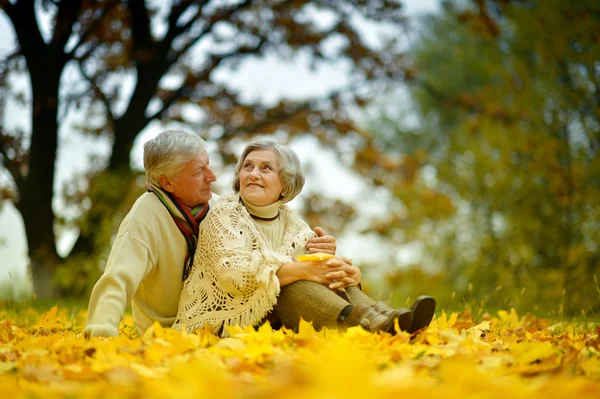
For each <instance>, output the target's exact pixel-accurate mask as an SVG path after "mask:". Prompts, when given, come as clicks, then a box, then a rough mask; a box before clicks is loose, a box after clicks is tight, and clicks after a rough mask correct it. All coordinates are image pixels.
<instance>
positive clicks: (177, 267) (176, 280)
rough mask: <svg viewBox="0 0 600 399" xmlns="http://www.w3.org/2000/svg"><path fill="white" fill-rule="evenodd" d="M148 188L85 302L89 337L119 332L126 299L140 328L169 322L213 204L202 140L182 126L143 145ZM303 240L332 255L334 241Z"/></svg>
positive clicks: (320, 236) (312, 249)
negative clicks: (199, 231)
mask: <svg viewBox="0 0 600 399" xmlns="http://www.w3.org/2000/svg"><path fill="white" fill-rule="evenodd" d="M144 169H145V171H146V180H147V183H148V192H146V193H144V194H142V195H141V196H140V197H139V198H138V199H137V201H136V202H135V204H134V205H133V207H132V208H131V211H130V212H129V213H128V214H127V215H126V216H125V218H124V219H123V222H122V223H121V226H120V227H119V231H118V233H117V236H116V238H115V241H114V243H113V246H112V249H111V252H110V256H109V258H108V261H107V264H106V268H105V270H104V274H103V275H102V277H101V278H100V279H99V280H98V282H97V283H96V285H95V286H94V289H93V291H92V295H91V298H90V303H89V310H88V319H87V323H86V328H85V331H84V332H85V334H86V335H87V336H116V335H118V334H119V329H118V326H119V322H120V321H121V318H122V317H123V313H124V311H125V307H126V306H127V304H128V303H129V302H131V307H132V313H133V318H134V320H135V323H136V326H137V328H138V332H143V331H144V330H145V329H147V328H148V327H150V326H151V325H152V323H153V322H154V321H158V322H159V323H160V324H161V325H162V326H165V327H170V326H171V325H172V324H173V322H174V321H175V316H176V314H177V305H178V302H179V296H180V293H181V289H182V286H183V281H184V280H185V279H186V278H187V276H188V274H189V272H190V268H191V266H192V263H193V259H194V253H195V249H196V243H197V237H198V228H199V224H200V223H201V222H202V220H203V219H204V217H205V216H206V214H207V212H209V210H210V207H211V206H212V205H214V202H215V201H216V198H214V197H213V193H212V187H211V185H212V183H213V182H214V181H216V180H217V178H216V176H215V174H214V173H213V171H212V170H211V169H210V166H209V156H208V153H207V152H206V147H205V143H204V140H202V139H201V138H200V137H198V136H196V135H194V134H192V133H188V132H185V131H180V130H169V131H165V132H162V133H160V134H159V135H158V136H157V137H156V138H154V139H152V140H150V141H148V142H147V143H146V144H144ZM315 232H316V233H317V235H318V237H316V238H314V239H313V240H311V241H310V242H309V243H308V244H307V249H308V250H309V251H310V252H327V253H335V239H334V238H333V237H331V236H326V235H324V232H323V230H322V229H320V228H316V229H315Z"/></svg>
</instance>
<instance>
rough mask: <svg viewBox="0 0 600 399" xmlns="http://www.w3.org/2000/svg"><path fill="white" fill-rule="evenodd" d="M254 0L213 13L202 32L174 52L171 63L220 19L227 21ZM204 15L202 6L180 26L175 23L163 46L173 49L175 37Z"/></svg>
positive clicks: (170, 59) (170, 58) (247, 0)
mask: <svg viewBox="0 0 600 399" xmlns="http://www.w3.org/2000/svg"><path fill="white" fill-rule="evenodd" d="M252 2H253V0H246V1H244V2H242V3H240V4H238V5H237V6H235V7H232V8H229V9H221V10H219V11H217V12H215V14H213V15H212V16H211V17H210V22H209V23H208V25H207V26H206V27H205V28H204V29H203V30H202V32H200V33H199V34H198V35H197V36H196V37H195V38H194V39H193V40H190V41H189V42H188V43H187V44H186V45H185V46H183V48H182V49H181V50H179V51H177V52H174V54H173V55H172V56H171V57H169V62H170V63H171V64H173V63H175V62H177V60H178V59H179V58H180V57H181V56H182V55H183V54H185V53H186V52H187V51H188V50H189V49H190V48H191V47H192V46H193V45H194V44H196V43H198V41H200V40H201V39H202V38H203V37H204V36H206V34H207V33H209V32H210V31H211V30H212V28H213V27H214V26H215V24H216V23H217V22H220V21H225V20H228V19H230V18H231V16H232V15H233V14H235V13H236V12H239V11H241V10H243V9H245V8H247V7H248V6H250V5H251V4H252ZM201 15H202V7H200V8H199V9H198V12H197V13H196V15H195V16H194V17H193V18H191V19H190V20H189V21H188V22H187V23H186V24H184V25H182V26H180V27H178V26H176V25H174V26H173V27H172V30H171V29H169V32H167V36H166V38H165V39H166V40H165V43H164V44H163V46H167V50H168V49H171V47H172V46H171V45H172V43H173V40H175V38H176V37H177V36H179V35H181V34H183V33H184V32H186V31H188V30H189V29H190V28H191V27H192V25H193V24H194V22H196V20H197V19H198V18H199V17H200V16H201Z"/></svg>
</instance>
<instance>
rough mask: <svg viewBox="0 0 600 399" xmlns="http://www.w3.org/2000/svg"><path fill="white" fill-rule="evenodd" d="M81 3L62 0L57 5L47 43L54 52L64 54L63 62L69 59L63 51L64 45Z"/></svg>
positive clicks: (71, 31) (77, 0)
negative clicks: (48, 42)
mask: <svg viewBox="0 0 600 399" xmlns="http://www.w3.org/2000/svg"><path fill="white" fill-rule="evenodd" d="M81 3H82V2H81V1H80V0H70V1H67V0H63V1H61V2H60V3H59V4H58V5H57V6H58V11H57V12H56V16H55V23H54V33H53V34H52V40H51V41H50V44H49V45H50V47H52V49H51V51H52V52H54V53H55V54H64V56H65V57H64V58H63V62H65V63H66V61H68V60H69V59H70V58H69V54H68V53H66V52H65V46H66V45H67V42H68V41H69V38H70V37H71V33H73V25H74V24H75V22H76V21H77V18H78V17H79V10H81ZM61 58H62V57H61Z"/></svg>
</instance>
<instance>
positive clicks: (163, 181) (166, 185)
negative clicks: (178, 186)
mask: <svg viewBox="0 0 600 399" xmlns="http://www.w3.org/2000/svg"><path fill="white" fill-rule="evenodd" d="M158 181H159V182H160V185H161V186H162V188H163V189H164V190H165V191H166V192H169V193H173V191H175V187H173V182H172V181H171V179H169V178H168V177H167V176H165V175H160V177H159V178H158Z"/></svg>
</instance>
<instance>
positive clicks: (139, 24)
mask: <svg viewBox="0 0 600 399" xmlns="http://www.w3.org/2000/svg"><path fill="white" fill-rule="evenodd" d="M128 9H129V15H130V16H131V38H132V44H133V53H134V54H136V55H138V52H139V51H141V50H143V49H149V48H152V47H154V45H153V40H152V33H151V31H150V17H149V16H148V9H147V8H146V2H145V0H130V1H129V6H128Z"/></svg>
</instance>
